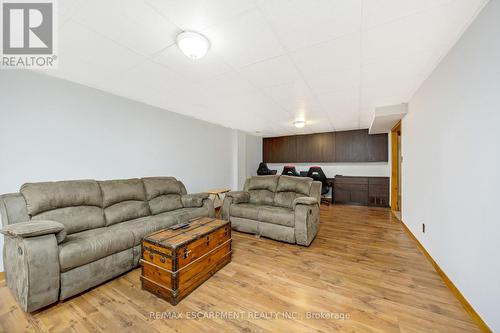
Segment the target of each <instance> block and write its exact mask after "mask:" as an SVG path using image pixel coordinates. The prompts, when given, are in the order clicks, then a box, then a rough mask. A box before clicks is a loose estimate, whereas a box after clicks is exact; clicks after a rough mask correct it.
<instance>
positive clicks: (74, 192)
mask: <svg viewBox="0 0 500 333" xmlns="http://www.w3.org/2000/svg"><path fill="white" fill-rule="evenodd" d="M20 192H21V194H22V195H23V196H24V199H25V200H26V207H27V210H28V214H29V215H30V217H31V219H32V220H52V221H57V222H60V223H62V224H63V225H64V230H65V231H66V233H67V234H68V235H69V234H72V233H75V232H79V231H84V230H88V229H94V228H99V227H103V226H105V225H106V221H105V220H104V213H103V210H102V194H101V189H100V188H99V185H98V184H97V182H96V181H94V180H71V181H59V182H42V183H26V184H24V185H23V186H21V190H20Z"/></svg>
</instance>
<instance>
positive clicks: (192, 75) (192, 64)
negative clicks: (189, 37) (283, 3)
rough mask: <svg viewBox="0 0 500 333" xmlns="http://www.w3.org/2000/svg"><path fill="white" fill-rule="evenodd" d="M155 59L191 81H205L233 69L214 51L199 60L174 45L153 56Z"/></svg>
mask: <svg viewBox="0 0 500 333" xmlns="http://www.w3.org/2000/svg"><path fill="white" fill-rule="evenodd" d="M153 61H155V62H158V63H160V64H162V65H164V66H167V67H169V68H171V69H172V70H173V71H174V72H176V73H178V74H179V75H180V76H182V77H183V78H185V79H187V80H189V81H191V82H200V83H201V82H205V81H207V80H210V79H212V78H213V77H217V76H220V75H222V74H224V73H227V72H230V71H231V70H232V69H231V67H229V66H228V65H226V64H225V63H224V61H222V60H221V59H220V57H217V56H216V55H215V54H214V53H213V52H210V51H209V52H208V54H207V55H206V56H205V57H203V58H201V59H198V60H192V59H190V58H188V57H186V56H185V55H184V53H182V51H181V50H180V49H179V48H178V47H177V45H173V46H171V47H169V48H167V49H166V50H164V51H163V52H161V53H160V54H158V55H157V56H155V57H154V58H153Z"/></svg>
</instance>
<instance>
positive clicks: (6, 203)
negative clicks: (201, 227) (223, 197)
mask: <svg viewBox="0 0 500 333" xmlns="http://www.w3.org/2000/svg"><path fill="white" fill-rule="evenodd" d="M0 211H1V216H2V224H3V229H2V230H1V232H2V233H3V234H5V244H4V252H3V260H4V267H5V273H6V279H7V285H8V287H9V288H10V289H11V291H12V293H13V294H14V296H15V298H16V299H17V301H18V302H19V304H20V305H21V307H22V308H23V309H24V310H25V311H28V312H31V311H34V310H37V309H40V308H42V307H44V306H46V305H49V304H51V303H54V302H56V301H58V300H63V299H66V298H68V297H71V296H73V295H76V294H78V293H80V292H82V291H84V290H87V289H89V288H91V287H94V286H96V285H98V284H100V283H102V282H104V281H106V280H109V279H111V278H113V277H116V276H118V275H120V274H122V273H124V272H126V271H128V270H130V269H132V268H134V267H136V266H138V263H139V259H140V256H141V245H140V244H141V240H142V238H143V237H144V236H145V235H147V234H149V233H151V232H154V231H156V230H159V229H162V228H167V227H169V226H172V225H173V224H176V223H178V222H182V221H186V220H188V219H191V218H196V217H199V216H211V217H213V216H214V207H213V202H212V200H210V199H208V195H206V194H191V195H188V194H187V193H186V188H185V187H184V185H183V184H182V182H180V181H178V180H177V179H175V178H173V177H151V178H142V179H127V180H110V181H95V180H75V181H60V182H45V183H28V184H24V185H23V186H22V187H21V190H20V193H12V194H5V195H2V196H0Z"/></svg>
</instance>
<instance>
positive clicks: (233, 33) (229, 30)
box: [205, 9, 285, 68]
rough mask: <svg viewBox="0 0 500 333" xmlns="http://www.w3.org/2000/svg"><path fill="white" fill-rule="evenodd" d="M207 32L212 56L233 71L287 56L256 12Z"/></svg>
mask: <svg viewBox="0 0 500 333" xmlns="http://www.w3.org/2000/svg"><path fill="white" fill-rule="evenodd" d="M205 31H206V33H205V35H206V36H207V37H208V38H209V40H210V42H211V46H212V49H213V52H215V54H217V55H218V56H220V57H222V58H223V59H225V60H226V61H227V62H228V63H229V64H230V65H231V66H233V67H234V68H239V67H243V66H245V65H249V64H252V63H255V62H258V61H262V60H265V59H269V58H273V57H277V56H279V55H282V54H284V53H285V51H284V49H283V48H282V47H281V45H280V43H279V41H278V39H277V38H276V36H275V35H274V34H273V32H272V30H271V29H270V27H269V25H268V24H267V22H266V21H265V19H264V17H263V16H262V14H261V13H260V12H259V11H258V10H256V9H252V10H249V11H246V12H244V13H242V14H241V15H238V16H236V17H234V18H232V19H231V20H228V21H226V22H225V23H223V24H221V25H217V26H215V27H211V28H208V29H206V30H205Z"/></svg>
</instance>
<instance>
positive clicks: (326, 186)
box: [307, 166, 332, 206]
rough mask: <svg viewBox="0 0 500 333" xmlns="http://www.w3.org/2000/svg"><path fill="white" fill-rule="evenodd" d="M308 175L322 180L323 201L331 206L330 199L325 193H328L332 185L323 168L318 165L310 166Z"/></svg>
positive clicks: (319, 180)
mask: <svg viewBox="0 0 500 333" xmlns="http://www.w3.org/2000/svg"><path fill="white" fill-rule="evenodd" d="M307 177H310V178H312V179H314V180H316V181H318V182H321V203H323V204H325V205H328V206H330V200H328V198H326V197H325V195H326V194H328V191H330V188H331V187H332V185H331V184H330V183H329V182H328V179H327V178H326V175H325V173H324V172H323V169H321V167H318V166H314V167H310V168H309V171H307Z"/></svg>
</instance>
